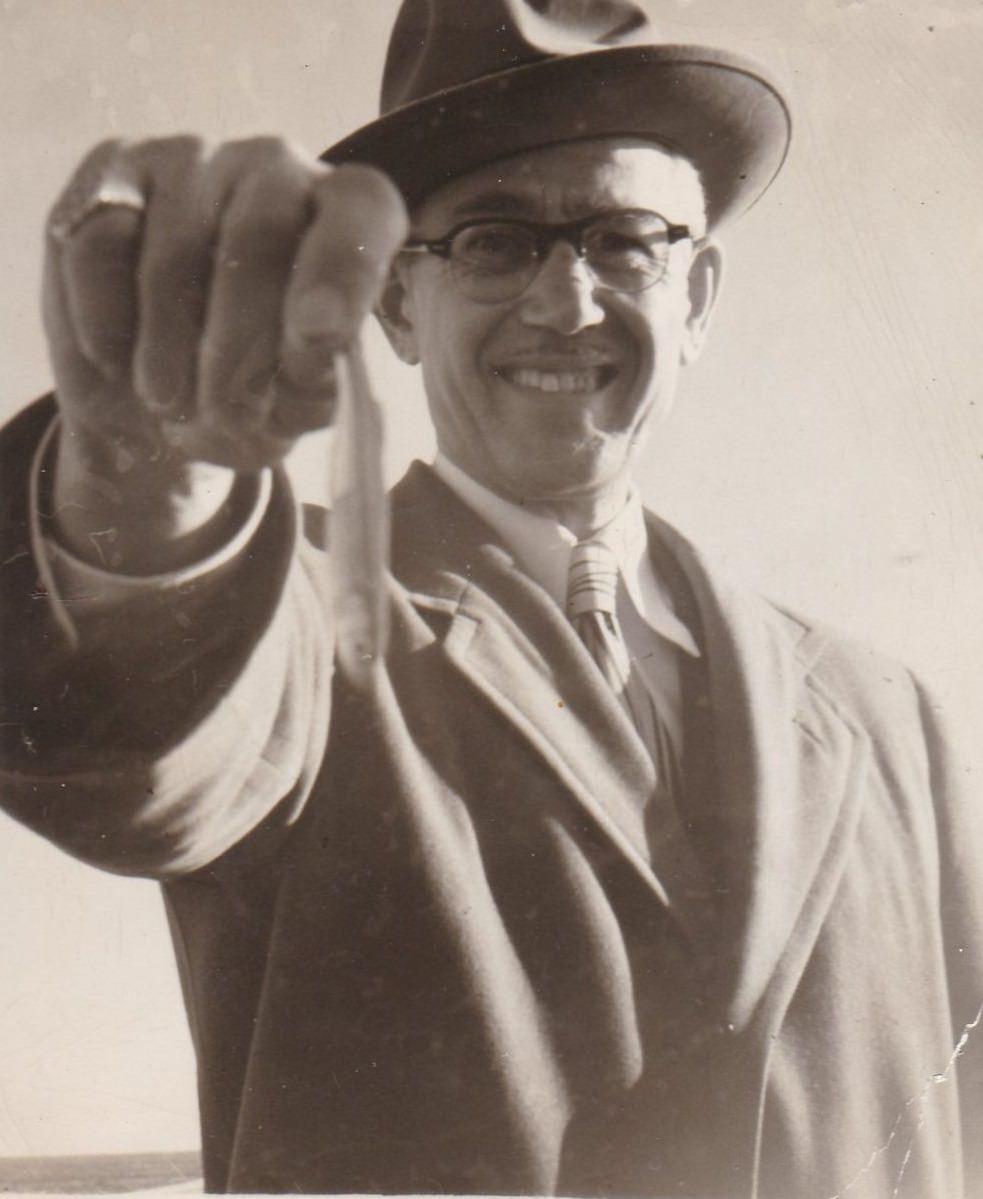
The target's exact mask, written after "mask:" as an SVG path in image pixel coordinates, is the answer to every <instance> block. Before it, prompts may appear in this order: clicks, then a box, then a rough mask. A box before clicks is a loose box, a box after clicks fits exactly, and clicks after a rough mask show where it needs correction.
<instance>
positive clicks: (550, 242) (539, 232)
mask: <svg viewBox="0 0 983 1199" xmlns="http://www.w3.org/2000/svg"><path fill="white" fill-rule="evenodd" d="M640 215H643V216H652V217H657V218H658V219H659V220H660V221H662V223H663V224H664V225H665V227H666V245H667V246H668V247H669V249H672V247H673V246H674V245H676V244H677V243H678V242H681V241H686V240H687V239H689V240H690V241H692V242H693V245H694V246H697V245H699V243H700V242H701V241H703V240H705V239H704V238H702V237H697V236H696V235H695V234H694V233H693V231H692V229H691V228H690V227H689V225H678V224H674V223H673V222H671V221H669V220H667V219H666V218H665V217H664V216H663V215H662V213H661V212H655V211H654V210H653V209H650V208H609V209H604V210H602V211H601V212H594V213H591V215H590V216H586V217H579V218H578V219H577V220H574V221H561V222H557V223H549V222H545V221H534V220H531V219H530V218H528V217H517V216H487V217H471V218H470V219H469V220H466V221H461V222H459V223H458V224H456V225H454V226H453V228H451V229H449V230H448V232H447V233H445V234H444V235H443V237H435V238H424V237H419V238H411V239H410V240H408V241H407V242H405V243H404V245H403V247H402V250H401V251H400V253H403V254H435V255H437V257H439V258H443V259H444V260H445V261H446V262H448V263H449V264H450V265H451V268H452V272H451V273H452V277H454V278H455V282H456V281H457V280H456V276H454V272H453V264H454V260H453V258H452V257H451V251H452V245H453V242H454V239H455V238H456V237H457V235H458V234H459V233H462V232H463V231H464V230H465V229H473V228H475V227H479V226H481V225H517V226H518V227H519V228H520V229H525V230H527V231H528V232H529V233H531V234H532V237H533V245H534V254H533V262H536V263H538V264H539V266H538V269H537V270H536V271H534V272H533V274H532V275H530V277H529V279H528V280H527V281H526V282H525V283H524V284H523V286H522V287H520V288H519V290H518V291H517V292H516V293H515V295H511V296H507V297H503V298H502V299H500V300H485V301H482V300H478V299H475V302H476V303H488V304H495V303H500V304H504V303H507V302H508V301H509V300H517V299H518V298H519V296H521V295H522V294H523V292H524V291H525V290H526V288H528V287H530V286H531V285H532V283H533V282H534V281H535V280H536V278H537V277H538V275H539V272H540V271H541V270H542V269H543V267H544V265H545V264H546V261H547V259H548V258H549V255H550V253H551V252H552V249H553V247H554V246H555V245H556V243H557V242H560V241H565V242H567V243H568V244H569V245H571V246H572V247H573V249H574V252H575V253H576V255H577V258H578V260H579V261H580V262H583V263H584V264H585V265H586V266H587V268H588V270H590V272H591V275H592V277H593V278H594V280H595V282H596V283H597V284H598V286H599V287H602V288H604V289H605V290H606V291H615V292H620V293H621V294H623V295H640V294H641V293H642V292H643V291H648V289H649V288H650V287H654V286H655V284H656V283H658V282H659V280H660V279H664V278H665V274H666V269H667V268H668V265H669V262H668V255H667V256H666V262H665V263H664V264H663V267H662V270H661V271H660V272H659V273H658V274H657V275H653V276H652V278H651V279H649V280H648V281H647V282H646V283H645V284H644V285H643V286H642V287H638V288H633V289H631V290H629V289H627V288H623V287H612V286H611V285H610V284H607V283H604V282H602V281H601V280H600V279H598V278H597V275H596V272H595V271H594V268H593V267H592V266H591V263H590V261H589V259H588V258H587V251H586V249H585V247H584V244H583V235H584V232H585V231H586V230H587V229H589V228H590V226H591V225H594V224H596V223H597V222H598V221H603V220H604V219H605V218H608V217H620V216H640ZM458 286H460V284H458ZM469 298H472V299H474V297H469Z"/></svg>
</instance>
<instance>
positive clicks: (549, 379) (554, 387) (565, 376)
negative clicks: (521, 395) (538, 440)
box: [495, 365, 617, 395]
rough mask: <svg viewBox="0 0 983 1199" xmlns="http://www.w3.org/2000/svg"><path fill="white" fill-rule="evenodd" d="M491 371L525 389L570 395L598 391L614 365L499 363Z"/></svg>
mask: <svg viewBox="0 0 983 1199" xmlns="http://www.w3.org/2000/svg"><path fill="white" fill-rule="evenodd" d="M495 374H496V375H498V376H499V377H500V378H502V379H504V380H505V381H506V382H507V383H511V384H512V386H513V387H522V388H524V389H525V390H527V391H542V392H546V393H549V394H553V395H555V394H564V395H574V394H578V393H581V394H582V393H586V392H593V391H600V390H601V389H602V388H604V387H607V385H608V384H609V383H610V382H611V381H612V379H613V378H614V376H615V375H616V374H617V368H616V367H614V366H611V365H604V366H588V367H578V368H577V369H575V370H540V369H539V368H538V367H532V366H502V367H498V368H496V370H495Z"/></svg>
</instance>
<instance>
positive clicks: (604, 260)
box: [450, 212, 670, 303]
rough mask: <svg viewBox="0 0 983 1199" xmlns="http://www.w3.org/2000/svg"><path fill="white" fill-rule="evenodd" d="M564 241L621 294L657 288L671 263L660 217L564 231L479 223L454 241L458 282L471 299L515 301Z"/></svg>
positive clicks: (615, 218) (621, 218) (613, 217)
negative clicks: (558, 244)
mask: <svg viewBox="0 0 983 1199" xmlns="http://www.w3.org/2000/svg"><path fill="white" fill-rule="evenodd" d="M561 239H562V240H566V241H569V242H571V243H572V244H573V246H574V248H575V249H576V250H577V252H578V254H579V255H580V256H581V257H582V258H583V259H584V261H585V262H586V263H587V266H588V268H589V270H590V271H591V274H592V275H593V276H594V278H595V279H596V281H597V282H598V283H599V284H600V285H601V286H602V287H607V288H611V289H612V290H615V291H624V292H637V291H643V290H645V288H647V287H651V286H652V285H653V284H654V283H656V282H657V281H658V279H659V278H661V276H662V275H663V274H664V272H665V269H666V263H667V261H668V258H669V248H670V241H669V235H668V226H667V224H666V222H665V220H664V219H663V218H662V217H660V216H658V215H657V214H656V213H649V212H624V213H611V214H605V215H603V216H599V217H597V218H595V219H594V220H592V221H590V222H586V223H584V224H583V225H582V226H579V227H578V226H565V227H561V228H560V229H559V230H557V229H555V228H551V227H550V226H549V225H533V224H532V223H525V222H518V221H476V222H474V223H472V224H470V225H466V226H465V227H463V228H462V229H459V230H458V231H457V233H456V234H455V235H454V237H453V238H452V240H451V243H450V261H451V269H452V271H453V274H454V279H455V282H456V283H457V285H458V286H459V287H460V288H461V290H462V291H463V292H464V294H465V295H467V296H469V297H470V298H471V299H475V300H479V301H481V300H484V301H487V302H489V303H493V302H495V301H499V300H507V299H512V298H514V297H516V296H518V295H520V294H521V293H522V292H523V291H524V290H525V288H526V287H528V286H529V284H530V283H531V282H532V280H533V279H534V278H535V277H536V275H537V274H538V273H539V271H540V269H541V267H542V265H543V262H545V260H546V258H547V257H548V255H549V253H550V251H551V250H552V247H553V243H554V242H556V241H558V240H561Z"/></svg>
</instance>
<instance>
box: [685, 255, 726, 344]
mask: <svg viewBox="0 0 983 1199" xmlns="http://www.w3.org/2000/svg"><path fill="white" fill-rule="evenodd" d="M723 265H724V259H723V252H722V251H721V249H720V246H718V245H717V243H716V242H713V241H706V242H704V243H703V244H702V245H701V246H699V247H698V248H697V251H696V253H695V254H694V255H693V261H692V262H691V263H690V268H689V316H688V317H687V318H686V332H685V334H684V336H683V345H682V350H681V357H682V360H683V362H685V363H686V364H687V365H689V364H690V363H691V362H695V361H696V359H697V358H698V357H699V355H700V351H701V350H702V349H703V343H704V342H705V341H706V336H707V330H708V329H709V327H710V316H711V314H712V313H713V309H714V306H715V305H716V303H717V298H718V296H719V295H720V283H721V279H722V276H723Z"/></svg>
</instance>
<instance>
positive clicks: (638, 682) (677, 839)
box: [567, 540, 713, 946]
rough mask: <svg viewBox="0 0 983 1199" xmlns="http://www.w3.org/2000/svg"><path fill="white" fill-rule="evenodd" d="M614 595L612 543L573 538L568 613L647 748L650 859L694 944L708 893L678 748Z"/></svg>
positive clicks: (701, 940) (706, 920)
mask: <svg viewBox="0 0 983 1199" xmlns="http://www.w3.org/2000/svg"><path fill="white" fill-rule="evenodd" d="M617 595H618V562H617V558H616V557H615V554H614V552H613V550H611V549H610V547H609V546H607V545H605V544H604V542H602V541H598V540H591V541H581V542H578V543H577V545H576V546H574V549H573V552H572V554H571V557H570V572H569V576H568V580H567V612H568V615H569V617H570V621H571V623H572V624H573V626H574V628H575V630H576V631H577V634H578V635H579V637H580V639H581V641H582V642H583V643H584V645H585V647H586V648H587V651H588V653H589V654H590V655H591V657H592V658H593V659H594V661H595V662H596V663H597V666H598V668H599V669H600V671H601V674H602V675H603V676H604V678H605V679H606V680H607V682H608V684H609V686H610V687H611V689H612V690H613V691H614V693H615V694H616V695H617V696H618V698H619V699H620V700H621V703H622V704H623V705H624V708H625V710H626V711H627V713H628V715H629V716H630V717H631V719H632V721H633V722H634V724H635V728H636V729H637V730H638V733H639V735H640V736H641V738H642V741H643V742H644V744H645V746H646V748H647V749H648V751H649V754H650V755H651V758H652V761H653V763H654V765H655V773H656V791H655V794H654V795H653V796H652V798H651V801H650V802H649V804H648V805H647V810H646V835H647V839H648V843H649V851H650V854H651V858H652V865H653V868H654V869H655V870H656V873H657V874H658V875H659V877H660V878H661V879H662V881H663V883H664V884H665V885H666V887H667V889H668V891H669V894H670V898H671V901H672V904H673V907H674V909H675V910H676V911H677V914H678V916H679V918H680V920H681V921H682V923H683V925H684V926H685V928H686V930H687V932H688V933H689V934H690V937H691V939H692V941H693V943H694V944H695V945H697V946H701V945H702V946H706V944H707V943H708V932H707V930H708V928H711V927H712V920H713V916H712V910H711V904H710V893H709V889H708V886H707V880H706V876H705V874H704V872H703V869H702V867H701V865H700V863H699V862H698V861H697V859H696V856H695V854H694V852H693V849H692V846H691V845H690V844H689V839H688V837H687V836H686V833H685V830H684V828H683V824H682V821H681V820H680V817H679V813H678V811H677V809H676V803H675V801H676V799H677V797H678V795H679V772H678V765H677V757H676V752H675V750H674V748H673V745H672V742H671V740H670V738H669V736H668V733H667V731H666V728H665V725H664V723H663V722H662V721H661V720H659V718H658V714H657V713H656V710H655V705H654V704H653V701H652V697H651V696H650V695H649V693H648V690H647V688H646V686H645V683H644V682H643V680H642V678H641V676H640V675H639V673H638V672H637V671H633V670H632V664H631V655H630V654H629V652H628V646H627V644H626V642H625V639H624V636H623V635H622V632H621V627H620V625H619V623H618V617H617V611H616V608H617Z"/></svg>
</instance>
